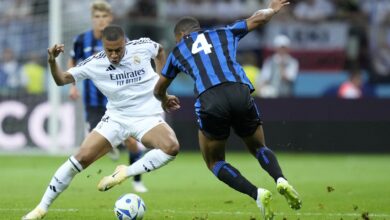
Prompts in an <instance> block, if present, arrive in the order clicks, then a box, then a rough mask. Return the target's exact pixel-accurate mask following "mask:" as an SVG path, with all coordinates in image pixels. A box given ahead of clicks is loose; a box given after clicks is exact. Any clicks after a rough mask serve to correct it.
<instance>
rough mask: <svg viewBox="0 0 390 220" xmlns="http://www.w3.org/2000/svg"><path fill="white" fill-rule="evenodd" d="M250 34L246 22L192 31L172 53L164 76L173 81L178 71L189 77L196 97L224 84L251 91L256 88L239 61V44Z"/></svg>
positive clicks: (164, 69)
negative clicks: (192, 82)
mask: <svg viewBox="0 0 390 220" xmlns="http://www.w3.org/2000/svg"><path fill="white" fill-rule="evenodd" d="M247 33H248V27H247V24H246V21H245V20H242V21H238V22H236V23H233V24H231V25H228V26H226V27H222V28H215V29H206V30H203V31H198V32H192V33H190V34H189V35H186V36H184V37H183V39H182V40H181V41H180V42H179V43H178V44H177V45H176V46H175V48H174V49H173V50H172V52H171V53H170V54H169V56H168V59H167V63H166V64H165V66H164V68H163V70H162V75H163V76H165V77H167V78H170V79H173V78H175V77H176V75H177V74H178V73H179V72H184V73H186V74H188V75H190V76H191V77H192V78H193V79H194V81H195V86H194V93H195V95H196V96H199V95H200V94H201V93H202V92H204V91H206V90H207V89H209V88H211V87H214V86H216V85H219V84H221V83H224V82H239V83H244V84H247V85H248V86H249V88H250V90H251V92H252V91H254V88H253V85H252V84H251V83H250V81H249V79H248V77H247V76H246V75H245V72H244V70H243V68H242V67H241V65H240V64H239V63H238V62H237V60H236V52H237V45H238V41H239V40H240V39H241V38H242V37H244V36H245V35H246V34H247Z"/></svg>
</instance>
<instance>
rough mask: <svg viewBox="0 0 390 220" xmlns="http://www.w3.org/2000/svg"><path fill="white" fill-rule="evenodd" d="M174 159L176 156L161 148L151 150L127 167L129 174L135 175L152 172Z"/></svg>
mask: <svg viewBox="0 0 390 220" xmlns="http://www.w3.org/2000/svg"><path fill="white" fill-rule="evenodd" d="M173 159H175V156H171V155H168V154H166V153H164V152H163V151H162V150H160V149H153V150H150V151H149V152H147V153H146V154H145V155H144V156H143V157H142V158H141V159H139V160H137V161H136V162H135V163H133V164H132V165H131V166H129V167H128V168H127V175H128V176H135V175H138V174H142V173H146V172H150V171H152V170H155V169H158V168H160V167H162V166H164V165H165V164H167V163H169V162H170V161H172V160H173Z"/></svg>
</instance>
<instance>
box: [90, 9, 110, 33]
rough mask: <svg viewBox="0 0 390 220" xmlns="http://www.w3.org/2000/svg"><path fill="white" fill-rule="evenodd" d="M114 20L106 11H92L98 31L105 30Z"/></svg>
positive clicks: (95, 28)
mask: <svg viewBox="0 0 390 220" xmlns="http://www.w3.org/2000/svg"><path fill="white" fill-rule="evenodd" d="M111 22H112V15H111V14H110V13H108V12H106V11H94V12H93V13H92V25H93V29H94V30H96V31H103V30H104V28H106V27H107V26H108V25H109V24H110V23H111Z"/></svg>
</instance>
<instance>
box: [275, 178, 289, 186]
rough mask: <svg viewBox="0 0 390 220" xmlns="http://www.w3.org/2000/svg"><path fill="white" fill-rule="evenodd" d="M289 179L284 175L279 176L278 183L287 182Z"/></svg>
mask: <svg viewBox="0 0 390 220" xmlns="http://www.w3.org/2000/svg"><path fill="white" fill-rule="evenodd" d="M286 182H287V180H286V179H285V178H283V177H279V178H278V179H277V180H276V184H279V183H286Z"/></svg>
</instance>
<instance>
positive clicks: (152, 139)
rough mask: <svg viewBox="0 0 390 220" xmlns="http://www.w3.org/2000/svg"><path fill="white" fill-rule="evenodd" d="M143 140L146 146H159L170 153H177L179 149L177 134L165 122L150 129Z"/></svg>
mask: <svg viewBox="0 0 390 220" xmlns="http://www.w3.org/2000/svg"><path fill="white" fill-rule="evenodd" d="M141 140H142V143H143V144H144V145H145V146H149V147H154V148H159V149H161V150H162V151H164V152H166V153H168V154H170V155H176V154H177V153H178V151H179V142H178V140H177V138H176V134H175V132H174V131H173V130H172V128H171V127H170V126H169V125H168V124H167V123H165V122H163V123H159V124H157V125H156V126H154V127H153V128H151V129H150V130H148V131H147V132H146V133H145V134H144V135H143V136H142V138H141Z"/></svg>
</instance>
